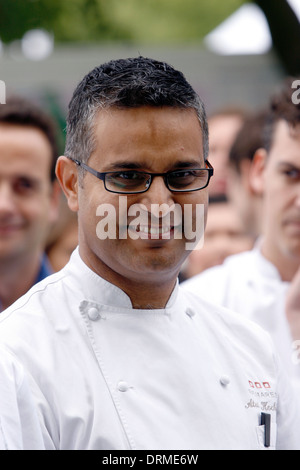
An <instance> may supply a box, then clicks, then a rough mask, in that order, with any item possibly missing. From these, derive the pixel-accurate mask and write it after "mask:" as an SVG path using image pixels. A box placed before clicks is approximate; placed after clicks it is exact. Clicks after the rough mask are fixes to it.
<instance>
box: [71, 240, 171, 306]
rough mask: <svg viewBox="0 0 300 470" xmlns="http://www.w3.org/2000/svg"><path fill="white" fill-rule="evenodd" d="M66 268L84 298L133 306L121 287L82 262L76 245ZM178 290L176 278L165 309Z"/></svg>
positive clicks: (115, 304)
mask: <svg viewBox="0 0 300 470" xmlns="http://www.w3.org/2000/svg"><path fill="white" fill-rule="evenodd" d="M66 269H67V270H68V271H69V272H70V274H71V276H72V279H74V278H75V282H76V283H78V288H79V289H80V291H81V292H82V294H83V296H84V298H85V299H87V300H90V301H93V302H97V303H99V304H102V305H110V306H112V307H117V308H122V309H124V308H125V309H127V308H128V309H132V308H133V306H132V302H131V300H130V297H129V296H128V295H127V294H126V293H125V292H124V291H123V290H122V289H120V288H119V287H117V286H116V285H114V284H111V283H110V282H108V281H107V280H106V279H103V278H102V277H100V276H99V275H98V274H96V273H95V272H94V271H93V270H92V269H90V268H89V267H88V266H87V265H86V264H85V263H84V261H83V260H82V258H81V256H80V254H79V248H78V247H77V248H76V249H75V250H74V251H73V253H72V255H71V258H70V261H69V263H68V265H67V266H66ZM178 290H179V282H178V280H177V282H176V285H175V287H174V289H173V292H172V294H171V296H170V298H169V300H168V303H167V305H166V308H165V309H169V308H171V307H172V306H173V305H174V303H175V301H176V299H177V296H178ZM165 309H159V310H165Z"/></svg>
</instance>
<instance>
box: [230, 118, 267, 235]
mask: <svg viewBox="0 0 300 470" xmlns="http://www.w3.org/2000/svg"><path fill="white" fill-rule="evenodd" d="M267 115H268V110H264V109H263V110H259V111H256V112H253V113H250V114H249V115H248V116H247V117H246V118H245V120H244V124H243V126H242V127H241V129H240V131H239V132H238V134H237V136H236V138H235V140H234V143H233V145H232V147H231V150H230V152H229V178H228V180H229V184H228V198H229V200H230V201H231V202H232V204H233V205H234V206H235V208H236V210H237V213H238V216H239V218H240V220H241V223H243V225H244V227H245V230H246V231H247V232H248V233H249V234H251V235H252V236H253V237H254V238H256V237H258V236H259V235H261V231H262V216H263V215H262V194H261V192H260V191H256V190H255V188H254V187H253V185H252V183H251V172H252V168H253V165H252V162H253V159H254V156H255V153H256V151H257V150H258V149H260V148H262V147H263V146H264V138H263V134H264V128H265V124H266V119H267Z"/></svg>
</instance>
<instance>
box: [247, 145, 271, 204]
mask: <svg viewBox="0 0 300 470" xmlns="http://www.w3.org/2000/svg"><path fill="white" fill-rule="evenodd" d="M266 161H267V151H266V150H265V149H263V148H260V149H258V150H256V152H255V154H254V157H253V161H252V164H251V167H250V175H249V181H250V187H251V189H252V191H253V193H254V194H257V195H262V194H263V193H264V186H265V185H264V171H265V168H266Z"/></svg>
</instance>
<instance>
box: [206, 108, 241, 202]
mask: <svg viewBox="0 0 300 470" xmlns="http://www.w3.org/2000/svg"><path fill="white" fill-rule="evenodd" d="M242 123H243V121H242V118H241V117H239V116H238V115H236V116H235V115H216V116H214V117H212V118H210V119H209V121H208V126H209V161H210V162H211V164H212V166H213V167H214V169H215V171H214V178H213V179H212V183H211V187H210V194H211V195H219V194H226V193H227V190H228V162H229V152H230V148H231V146H232V144H233V142H234V139H235V137H236V135H237V133H238V131H239V130H240V128H241V126H242Z"/></svg>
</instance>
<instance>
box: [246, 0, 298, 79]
mask: <svg viewBox="0 0 300 470" xmlns="http://www.w3.org/2000/svg"><path fill="white" fill-rule="evenodd" d="M254 2H255V3H256V4H257V5H258V6H259V7H260V8H261V9H262V11H263V12H264V14H265V16H266V18H267V21H268V24H269V28H270V32H271V35H272V40H273V46H274V49H275V50H276V52H277V54H278V56H279V59H280V60H281V63H282V65H283V67H284V68H285V70H286V72H287V73H288V74H290V75H294V76H296V75H299V74H300V22H299V21H298V18H297V16H296V15H295V13H294V11H293V10H292V8H291V7H290V5H289V3H288V2H287V1H286V0H276V2H274V0H254Z"/></svg>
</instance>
